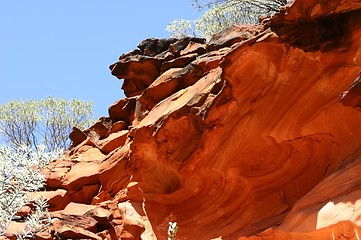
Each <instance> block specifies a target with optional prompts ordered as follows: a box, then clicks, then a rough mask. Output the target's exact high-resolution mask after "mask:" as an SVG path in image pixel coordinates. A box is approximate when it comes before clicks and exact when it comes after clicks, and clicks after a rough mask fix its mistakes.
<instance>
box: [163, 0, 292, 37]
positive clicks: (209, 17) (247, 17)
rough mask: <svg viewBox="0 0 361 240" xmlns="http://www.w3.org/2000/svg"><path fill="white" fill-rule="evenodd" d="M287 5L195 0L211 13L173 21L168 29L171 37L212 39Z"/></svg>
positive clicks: (273, 0)
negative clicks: (237, 25) (240, 24)
mask: <svg viewBox="0 0 361 240" xmlns="http://www.w3.org/2000/svg"><path fill="white" fill-rule="evenodd" d="M286 3H287V0H215V1H211V2H210V1H202V0H194V1H193V4H194V5H195V6H196V8H197V9H203V8H208V10H207V11H205V12H204V14H203V15H202V16H201V17H200V18H199V19H196V20H194V21H192V20H174V21H173V22H171V23H170V24H168V26H167V30H168V31H169V32H170V33H171V36H172V37H185V36H189V35H190V36H192V35H193V36H194V35H199V36H200V37H204V38H206V39H208V40H209V39H210V38H211V37H212V36H213V35H214V34H215V33H217V32H219V31H222V30H223V29H226V28H227V27H229V26H231V25H233V24H237V23H243V24H250V23H257V22H258V20H259V18H260V17H261V16H267V15H272V14H274V13H276V12H278V11H279V9H280V7H281V6H284V5H285V4H286ZM185 23H186V24H185ZM189 33H192V34H189Z"/></svg>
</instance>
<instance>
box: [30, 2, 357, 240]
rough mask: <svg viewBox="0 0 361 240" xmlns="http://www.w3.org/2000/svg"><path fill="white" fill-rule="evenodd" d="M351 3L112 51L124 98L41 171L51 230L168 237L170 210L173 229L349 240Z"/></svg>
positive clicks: (353, 197)
mask: <svg viewBox="0 0 361 240" xmlns="http://www.w3.org/2000/svg"><path fill="white" fill-rule="evenodd" d="M360 9H361V2H359V1H336V0H332V1H328V2H324V1H311V0H296V1H295V2H293V3H290V4H289V5H288V6H287V7H286V8H285V9H283V10H282V11H281V13H280V14H278V15H276V16H275V17H274V18H272V19H270V20H267V21H264V22H263V24H261V25H257V26H236V27H233V30H232V31H233V32H232V34H229V31H230V30H227V31H226V32H225V33H223V35H222V33H220V34H218V35H217V36H215V37H214V39H212V40H211V41H210V42H209V43H205V41H204V40H203V39H199V38H184V39H147V40H145V41H143V42H142V43H140V44H139V46H138V49H136V50H134V51H132V52H130V53H127V54H123V55H122V56H121V57H120V58H119V61H118V62H116V63H114V64H112V65H111V66H110V69H111V72H112V74H113V75H115V76H116V77H118V78H121V79H124V82H123V87H122V88H123V90H124V92H125V95H126V96H127V97H126V98H124V99H120V100H118V101H116V102H115V103H114V104H113V105H111V106H110V107H109V116H108V117H104V118H101V119H100V120H99V121H98V122H97V123H95V124H94V125H93V126H91V127H90V128H89V129H87V130H85V131H81V130H79V129H74V131H73V132H72V134H71V139H72V140H73V145H72V148H71V149H70V151H69V152H68V153H67V155H66V156H65V157H64V158H63V159H58V160H56V161H54V162H52V163H50V165H49V169H45V170H44V173H45V174H46V178H47V190H46V191H45V192H40V193H37V194H40V195H44V196H45V197H47V198H48V199H49V204H50V209H51V211H52V214H53V217H54V218H55V219H56V220H55V223H54V227H53V232H52V234H55V235H57V236H60V237H61V238H73V239H79V238H89V239H165V238H166V235H167V228H168V222H170V221H171V222H177V223H178V225H179V232H178V234H177V238H178V239H213V238H221V239H238V238H240V239H332V238H330V237H332V236H334V237H335V236H336V237H337V236H341V235H347V236H349V239H358V238H357V236H358V235H360V234H361V232H360V226H361V223H360V221H359V218H360V216H361V215H360V213H361V212H360V210H359V204H360V203H359V202H360V196H361V195H360V194H359V193H360V180H361V177H360V176H361V175H360V163H359V159H360V151H361V141H360V139H361V128H360V127H359V125H360V122H361V113H360V111H359V106H360V104H359V99H360V97H359V95H360V91H359V90H358V88H359V79H357V78H358V77H359V76H360V74H359V72H360V70H361V26H360V24H359V22H360V21H361V10H360ZM355 79H356V81H355ZM349 88H350V89H349ZM340 95H341V99H340ZM345 206H346V207H345ZM347 207H348V208H350V207H351V208H352V209H354V211H346V210H345V209H346V208H347ZM341 215H342V216H341ZM266 229H268V230H266ZM38 237H39V236H38ZM49 238H51V236H49Z"/></svg>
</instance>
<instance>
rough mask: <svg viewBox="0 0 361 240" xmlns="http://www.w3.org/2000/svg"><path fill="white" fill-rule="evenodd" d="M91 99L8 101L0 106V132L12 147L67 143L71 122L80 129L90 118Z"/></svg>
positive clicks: (53, 148) (49, 146) (49, 147)
mask: <svg viewBox="0 0 361 240" xmlns="http://www.w3.org/2000/svg"><path fill="white" fill-rule="evenodd" d="M92 108H93V105H92V103H91V102H85V101H81V100H74V99H72V100H64V99H61V98H53V97H48V98H47V99H44V100H20V101H10V102H9V103H7V104H4V105H1V106H0V134H1V136H2V138H3V140H4V141H5V143H6V144H7V145H9V146H11V147H13V148H18V147H20V146H23V145H25V146H28V147H30V148H37V146H39V145H40V144H44V145H45V146H46V147H47V149H48V151H54V150H56V149H57V148H64V149H65V148H67V147H68V146H69V133H70V132H71V129H72V127H73V126H76V127H78V128H80V129H82V128H85V127H86V126H88V125H89V124H90V123H91V122H92V121H93V120H92Z"/></svg>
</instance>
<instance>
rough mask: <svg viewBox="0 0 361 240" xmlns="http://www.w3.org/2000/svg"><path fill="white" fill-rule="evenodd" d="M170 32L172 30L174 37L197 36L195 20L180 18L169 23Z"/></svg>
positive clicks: (167, 28)
mask: <svg viewBox="0 0 361 240" xmlns="http://www.w3.org/2000/svg"><path fill="white" fill-rule="evenodd" d="M166 30H167V31H168V32H171V35H172V37H175V38H182V37H186V36H191V37H195V36H196V32H195V29H194V22H193V21H191V20H185V19H178V20H174V21H172V22H171V23H169V24H168V25H167V27H166Z"/></svg>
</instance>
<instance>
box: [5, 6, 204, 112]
mask: <svg viewBox="0 0 361 240" xmlns="http://www.w3.org/2000/svg"><path fill="white" fill-rule="evenodd" d="M197 15H199V13H195V11H194V8H193V6H192V5H191V0H175V1H169V0H168V1H167V0H152V1H146V0H137V1H135V0H133V1H126V0H87V1H85V0H0V31H1V33H0V36H1V37H0V83H1V84H0V89H1V94H0V104H4V103H7V102H8V101H10V100H19V99H41V98H46V97H47V96H53V97H62V98H66V99H70V98H76V99H83V100H87V101H92V102H93V103H94V114H95V116H96V117H100V116H107V114H108V112H107V109H108V106H109V105H110V104H111V103H113V102H115V101H116V100H117V99H120V98H123V97H124V95H123V92H122V90H121V89H120V88H121V84H122V80H118V79H117V78H115V77H113V76H112V75H111V74H110V71H109V69H108V66H109V65H110V64H112V63H113V62H116V61H117V59H118V57H119V56H120V55H121V54H122V53H124V52H128V51H130V50H132V49H134V48H135V47H136V46H137V44H138V43H139V42H140V41H141V40H143V39H145V38H149V37H157V38H162V37H168V36H169V33H168V32H167V31H166V30H165V27H166V25H167V24H168V23H169V22H170V21H172V20H174V19H177V18H184V19H194V18H196V17H197Z"/></svg>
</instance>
